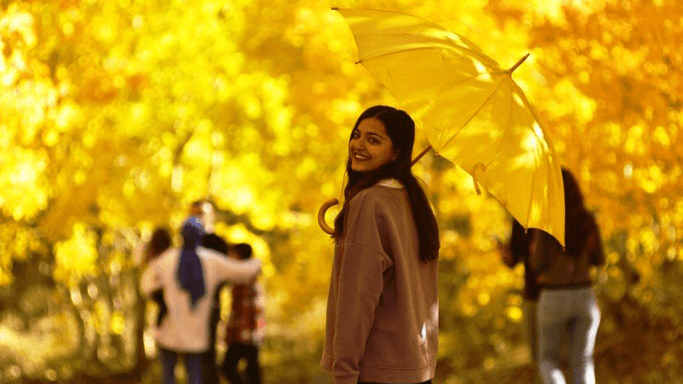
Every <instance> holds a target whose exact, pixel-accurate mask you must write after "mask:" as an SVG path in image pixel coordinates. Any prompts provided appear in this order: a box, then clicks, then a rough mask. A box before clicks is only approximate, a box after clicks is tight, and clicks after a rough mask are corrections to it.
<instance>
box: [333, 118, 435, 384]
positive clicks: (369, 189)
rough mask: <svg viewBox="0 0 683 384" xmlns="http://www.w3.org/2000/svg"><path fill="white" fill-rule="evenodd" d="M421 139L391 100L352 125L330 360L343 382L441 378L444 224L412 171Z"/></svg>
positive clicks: (339, 222) (338, 229) (337, 233)
mask: <svg viewBox="0 0 683 384" xmlns="http://www.w3.org/2000/svg"><path fill="white" fill-rule="evenodd" d="M414 140H415V123H414V122H413V120H412V119H411V118H410V116H409V115H408V114H407V113H406V112H404V111H401V110H398V109H395V108H392V107H388V106H383V105H378V106H374V107H371V108H368V109H367V110H366V111H364V112H363V113H362V114H361V115H360V116H359V118H358V120H357V121H356V124H355V125H354V127H353V129H352V131H351V135H350V139H349V143H348V151H349V152H348V159H347V165H346V171H347V174H348V182H347V185H346V187H345V189H344V199H345V201H344V205H343V206H342V209H341V211H340V212H339V214H338V215H337V218H336V219H335V229H334V234H333V235H332V236H333V238H334V239H335V243H336V248H335V254H334V262H333V267H332V278H331V281H330V289H329V294H328V299H327V325H326V334H325V346H324V350H323V356H322V359H321V365H322V366H323V368H325V369H327V370H329V371H331V372H332V376H333V378H334V383H335V384H357V383H431V379H432V378H434V374H435V371H436V357H437V347H438V345H437V344H438V327H439V324H438V323H439V302H438V287H437V275H438V255H439V230H438V225H437V222H436V218H435V217H434V212H433V211H432V209H431V207H430V205H429V201H428V200H427V196H426V195H425V192H424V190H423V189H422V187H421V186H420V184H419V182H418V180H417V179H416V178H415V176H414V175H413V173H412V171H411V156H412V151H413V144H414Z"/></svg>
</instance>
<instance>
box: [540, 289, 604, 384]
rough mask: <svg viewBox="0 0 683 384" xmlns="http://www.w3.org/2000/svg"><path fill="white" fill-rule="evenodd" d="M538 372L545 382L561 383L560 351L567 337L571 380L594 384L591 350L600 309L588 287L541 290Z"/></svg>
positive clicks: (547, 383)
mask: <svg viewBox="0 0 683 384" xmlns="http://www.w3.org/2000/svg"><path fill="white" fill-rule="evenodd" d="M537 322H538V359H539V361H538V371H539V375H540V376H541V378H542V379H543V382H544V383H545V384H565V383H566V382H567V381H566V380H565V378H564V375H563V373H562V370H561V368H560V350H561V348H562V342H563V341H564V337H565V335H567V336H568V337H569V343H568V347H569V348H568V355H569V356H568V358H569V369H570V372H571V375H572V381H573V382H574V383H576V384H594V383H595V369H594V365H593V349H594V348H595V337H596V336H597V334H598V326H599V325H600V309H599V308H598V304H597V300H596V298H595V293H594V292H593V289H592V288H590V287H589V288H580V289H562V290H555V289H553V290H548V289H544V290H542V291H541V296H540V297H539V300H538V308H537Z"/></svg>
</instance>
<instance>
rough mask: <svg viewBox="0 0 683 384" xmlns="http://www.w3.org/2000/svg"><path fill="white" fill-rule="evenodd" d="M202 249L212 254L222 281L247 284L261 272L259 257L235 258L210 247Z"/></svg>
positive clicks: (213, 263) (214, 264)
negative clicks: (222, 254)
mask: <svg viewBox="0 0 683 384" xmlns="http://www.w3.org/2000/svg"><path fill="white" fill-rule="evenodd" d="M202 251H203V252H206V253H207V254H209V255H211V256H210V257H211V258H212V266H213V267H214V268H216V275H217V276H218V279H219V280H221V281H229V282H231V283H235V284H246V283H248V282H250V281H252V280H253V279H254V278H255V277H256V275H258V274H259V273H261V261H260V260H258V259H253V258H252V259H249V260H244V261H242V260H234V259H230V258H227V257H225V256H221V255H220V254H219V253H218V252H215V251H213V250H210V249H206V248H204V249H203V250H202Z"/></svg>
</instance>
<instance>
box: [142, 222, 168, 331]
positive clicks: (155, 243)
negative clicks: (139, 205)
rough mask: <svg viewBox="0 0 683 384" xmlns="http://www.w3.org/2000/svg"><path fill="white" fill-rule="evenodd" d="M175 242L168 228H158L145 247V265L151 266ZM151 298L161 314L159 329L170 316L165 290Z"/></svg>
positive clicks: (158, 322)
mask: <svg viewBox="0 0 683 384" xmlns="http://www.w3.org/2000/svg"><path fill="white" fill-rule="evenodd" d="M172 244H173V241H172V240H171V234H170V233H169V232H168V230H167V229H166V228H161V227H159V228H157V229H155V230H154V232H153V233H152V237H151V238H150V240H149V242H148V243H147V244H146V245H145V263H146V264H149V263H150V262H151V261H152V260H154V259H156V258H157V257H159V256H160V255H161V254H162V253H164V251H166V250H167V249H169V248H171V245H172ZM150 298H151V299H152V301H154V302H155V303H156V304H157V306H158V308H159V312H158V313H157V322H156V324H157V327H158V326H160V325H161V322H162V320H163V319H164V317H166V315H167V314H168V307H167V306H166V302H165V301H164V290H163V289H157V290H156V291H154V292H152V293H151V294H150Z"/></svg>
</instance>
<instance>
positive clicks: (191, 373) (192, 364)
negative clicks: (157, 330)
mask: <svg viewBox="0 0 683 384" xmlns="http://www.w3.org/2000/svg"><path fill="white" fill-rule="evenodd" d="M178 355H180V353H178V352H174V351H170V350H168V349H163V348H159V361H160V362H161V382H162V383H163V384H175V365H176V363H177V362H178ZM182 355H183V360H185V372H186V373H187V384H202V354H201V353H183V354H182Z"/></svg>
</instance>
